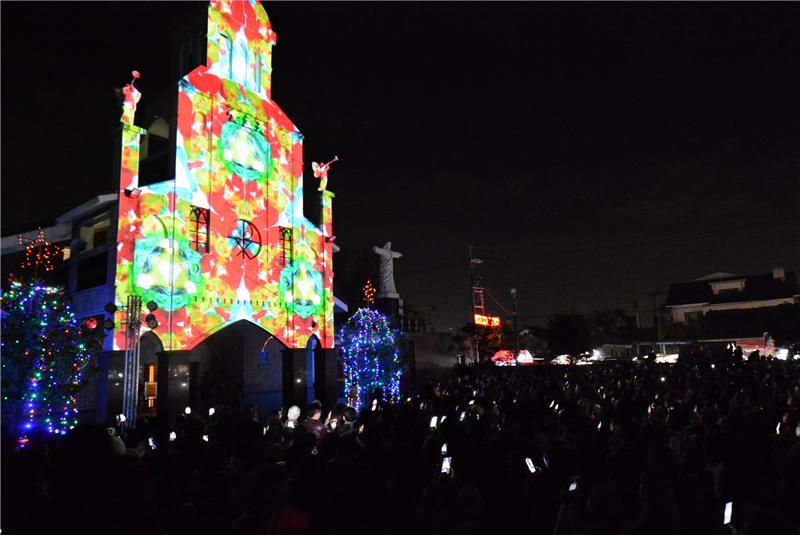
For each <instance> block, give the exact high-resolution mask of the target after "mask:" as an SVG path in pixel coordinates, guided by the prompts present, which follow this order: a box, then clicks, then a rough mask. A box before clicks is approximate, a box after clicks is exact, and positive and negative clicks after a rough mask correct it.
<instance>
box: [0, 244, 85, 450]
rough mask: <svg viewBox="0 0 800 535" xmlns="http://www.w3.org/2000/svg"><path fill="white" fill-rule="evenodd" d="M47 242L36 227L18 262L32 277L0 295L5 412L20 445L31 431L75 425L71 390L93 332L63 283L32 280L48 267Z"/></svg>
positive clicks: (54, 430) (81, 377)
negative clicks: (33, 238)
mask: <svg viewBox="0 0 800 535" xmlns="http://www.w3.org/2000/svg"><path fill="white" fill-rule="evenodd" d="M49 247H51V246H50V244H48V243H47V242H46V240H44V239H43V233H41V232H40V236H39V237H38V238H37V240H36V241H31V242H30V243H29V244H28V247H27V250H26V260H25V261H24V262H23V264H22V266H21V267H22V271H23V273H25V272H28V273H29V275H32V276H30V277H26V278H24V279H22V280H11V281H10V283H9V287H8V290H7V291H5V292H3V294H2V299H1V300H0V301H1V304H0V310H2V312H0V315H1V316H2V336H0V346H1V348H2V388H3V403H4V404H5V409H6V410H5V411H4V412H5V413H6V415H8V416H11V417H12V418H14V420H16V424H17V425H16V426H15V427H16V432H17V436H18V441H19V444H20V445H21V446H24V445H25V444H26V443H27V442H28V440H29V437H30V436H32V434H34V433H37V432H45V433H50V434H65V433H66V432H67V431H68V430H69V429H71V428H72V427H74V426H75V425H76V424H77V413H78V409H77V406H76V405H77V402H76V399H75V394H76V393H77V391H78V390H79V389H80V387H81V383H82V381H83V380H84V378H85V375H86V372H87V371H88V370H87V369H86V366H87V364H88V363H89V361H90V358H91V350H92V336H91V334H89V333H88V332H86V330H85V329H84V328H83V326H82V325H81V322H80V321H79V320H78V319H77V318H76V316H75V313H74V312H73V311H72V308H71V306H70V303H69V300H68V298H67V296H66V294H65V292H64V290H63V288H61V287H58V286H50V285H47V284H45V283H43V282H40V281H38V280H37V275H38V274H39V273H40V272H45V273H46V272H49V271H52V270H53V267H54V266H53V262H52V257H53V255H52V254H51V253H50V252H49V250H48V248H49Z"/></svg>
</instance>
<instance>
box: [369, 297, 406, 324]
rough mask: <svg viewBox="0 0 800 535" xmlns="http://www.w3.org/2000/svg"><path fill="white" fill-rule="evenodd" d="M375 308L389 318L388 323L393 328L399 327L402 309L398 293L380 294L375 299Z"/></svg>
mask: <svg viewBox="0 0 800 535" xmlns="http://www.w3.org/2000/svg"><path fill="white" fill-rule="evenodd" d="M387 296H397V297H387ZM375 308H377V309H378V311H379V312H380V313H381V314H384V315H385V316H386V317H387V318H389V325H390V326H392V327H393V328H395V329H399V328H400V324H401V322H400V320H401V318H402V315H403V309H402V305H401V301H400V295H399V294H381V295H380V296H379V297H378V298H377V299H376V300H375Z"/></svg>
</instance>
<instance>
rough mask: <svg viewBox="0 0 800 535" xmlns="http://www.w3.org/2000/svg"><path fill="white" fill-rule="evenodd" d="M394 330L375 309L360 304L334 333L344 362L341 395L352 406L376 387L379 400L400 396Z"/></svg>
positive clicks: (365, 399) (364, 400) (360, 404)
mask: <svg viewBox="0 0 800 535" xmlns="http://www.w3.org/2000/svg"><path fill="white" fill-rule="evenodd" d="M398 336H399V333H398V331H397V330H395V329H392V328H391V327H390V326H389V320H388V319H387V318H386V316H384V315H383V314H381V313H380V312H377V311H375V310H372V309H369V308H360V309H358V310H357V311H356V313H355V314H353V316H352V317H351V318H350V319H349V320H348V321H347V323H346V324H344V325H343V326H342V328H341V329H340V330H339V333H338V334H337V336H336V345H337V347H338V350H339V358H340V360H341V361H342V365H343V366H344V381H345V396H346V397H347V400H348V403H349V404H350V405H351V406H353V407H355V408H356V409H361V408H363V407H364V406H365V405H366V404H367V403H368V402H369V398H370V395H372V394H373V393H375V392H376V391H379V396H380V397H381V400H382V401H385V402H386V401H388V402H392V403H396V402H398V401H399V400H400V376H401V375H402V373H403V371H402V369H401V367H400V350H399V347H398Z"/></svg>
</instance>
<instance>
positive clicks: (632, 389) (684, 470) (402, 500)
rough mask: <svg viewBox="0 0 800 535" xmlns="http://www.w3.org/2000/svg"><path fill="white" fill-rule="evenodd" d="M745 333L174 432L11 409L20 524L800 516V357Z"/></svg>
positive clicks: (607, 526) (531, 526)
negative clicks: (702, 344) (23, 431)
mask: <svg viewBox="0 0 800 535" xmlns="http://www.w3.org/2000/svg"><path fill="white" fill-rule="evenodd" d="M730 351H731V355H730V356H725V355H723V356H722V357H721V358H720V356H719V355H718V354H716V353H714V352H713V351H712V350H711V348H709V347H706V348H699V349H688V350H686V351H684V352H682V353H681V357H680V359H679V361H678V363H677V364H675V365H665V364H659V363H657V362H647V363H645V364H643V365H642V364H637V363H624V362H622V363H621V362H617V363H600V364H594V365H592V366H555V365H554V366H537V367H529V368H528V367H520V368H505V369H504V368H493V367H481V366H476V367H471V368H458V369H456V370H454V371H453V372H452V373H451V374H450V375H449V376H445V377H441V378H438V379H435V380H432V381H431V382H429V383H426V384H423V385H418V387H417V388H416V389H415V390H411V391H408V392H406V393H404V395H403V397H402V398H401V399H399V400H396V401H395V402H394V403H390V402H389V403H386V402H383V403H379V404H376V405H375V409H374V410H373V406H372V403H371V402H369V403H368V404H367V405H366V406H364V407H355V406H346V405H344V404H331V405H329V406H323V404H322V403H320V402H314V403H312V404H310V405H309V406H308V407H307V409H306V419H305V421H303V423H302V424H301V423H299V422H300V417H301V409H300V407H298V406H291V407H290V408H289V410H288V411H287V412H286V417H287V420H286V422H285V424H284V425H281V423H280V420H281V414H280V412H279V411H277V410H273V411H271V412H268V413H265V414H267V418H266V420H265V421H261V420H260V419H259V417H258V412H257V410H256V409H255V407H253V408H249V407H248V408H244V410H241V411H240V410H238V409H237V408H234V407H226V406H222V405H220V406H217V408H216V410H215V412H214V414H213V415H208V416H207V417H206V416H205V415H204V414H191V415H185V414H180V415H177V416H176V417H175V418H174V422H173V425H174V427H171V428H169V427H165V428H163V431H162V428H160V427H158V426H157V425H156V422H155V420H152V419H150V418H148V417H145V416H143V417H142V418H141V419H140V420H139V421H138V422H137V426H136V430H135V431H129V430H125V432H124V433H123V434H122V436H117V435H118V434H119V432H118V430H115V429H113V428H112V429H111V432H108V430H107V429H105V428H101V427H97V428H95V427H93V426H85V425H80V426H78V427H77V428H75V429H74V430H72V431H71V432H70V433H69V434H67V435H66V437H53V436H34V437H32V438H31V441H30V443H29V444H28V446H27V447H26V448H24V449H17V448H15V447H14V445H13V442H12V441H10V440H9V435H8V430H7V429H6V428H4V433H5V434H4V436H3V448H2V455H3V470H2V478H3V488H4V489H13V492H6V493H4V496H3V528H4V531H8V532H9V533H23V534H25V533H96V532H112V531H113V532H114V533H129V532H130V533H155V534H160V533H164V534H170V535H182V534H190V533H191V534H200V535H205V534H209V535H210V534H217V533H222V534H237V535H245V534H253V535H256V534H258V535H265V534H278V533H297V534H301V533H302V534H316V533H337V532H346V533H348V534H352V533H388V534H398V535H399V534H405V533H465V534H471V533H476V534H477V533H487V532H490V533H492V532H493V533H531V534H542V535H553V534H557V535H578V534H580V535H593V534H597V535H612V534H614V535H617V534H619V535H638V534H654V535H662V534H663V535H684V534H686V535H706V534H709V535H717V534H719V535H722V534H730V533H738V534H741V535H761V534H773V533H774V534H779V533H780V534H783V533H786V534H791V533H800V515H797V504H798V496H800V362H798V361H778V360H775V359H771V358H767V357H761V358H758V359H744V358H742V356H741V355H738V359H737V358H736V357H737V354H735V351H736V348H733V349H731V350H730ZM326 409H327V410H326ZM324 414H327V417H325V416H324ZM434 418H435V419H434ZM162 432H163V433H164V434H163V436H162V435H161V434H159V433H162ZM151 439H152V440H151ZM728 503H731V504H732V505H731V508H732V511H733V514H732V518H731V522H730V523H728V524H725V523H724V520H725V517H724V511H725V508H726V504H728ZM130 510H133V511H135V512H136V514H135V515H133V516H131V515H127V516H125V518H126V521H125V522H119V519H120V518H121V517H122V515H124V511H130ZM41 511H53V512H54V514H52V515H50V514H48V515H43V514H40V513H41ZM343 514H344V515H345V517H346V518H347V521H346V522H342V521H341V519H342V518H343V516H342V515H343ZM98 530H100V531H98ZM103 530H105V531H103Z"/></svg>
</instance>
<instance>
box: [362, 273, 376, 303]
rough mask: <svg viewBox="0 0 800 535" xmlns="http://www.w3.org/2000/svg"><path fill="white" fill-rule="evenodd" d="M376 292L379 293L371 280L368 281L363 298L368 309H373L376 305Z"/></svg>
mask: <svg viewBox="0 0 800 535" xmlns="http://www.w3.org/2000/svg"><path fill="white" fill-rule="evenodd" d="M376 292H377V290H375V287H374V286H373V285H372V281H371V280H370V279H367V282H366V284H364V288H363V297H364V304H365V305H367V306H368V307H371V306H372V305H374V304H375V293H376Z"/></svg>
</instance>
